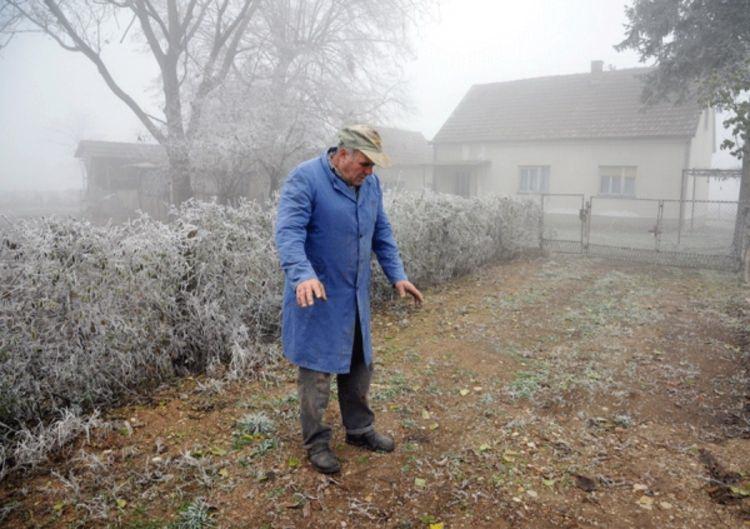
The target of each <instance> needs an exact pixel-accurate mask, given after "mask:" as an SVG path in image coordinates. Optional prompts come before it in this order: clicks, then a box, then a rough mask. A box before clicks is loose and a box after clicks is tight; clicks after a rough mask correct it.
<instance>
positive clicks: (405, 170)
mask: <svg viewBox="0 0 750 529" xmlns="http://www.w3.org/2000/svg"><path fill="white" fill-rule="evenodd" d="M377 130H378V132H379V133H380V136H381V138H382V140H383V148H384V150H385V152H387V153H388V156H389V157H390V159H391V162H392V164H393V165H391V167H389V168H386V169H383V168H378V169H377V174H378V176H379V177H380V179H381V181H382V184H383V187H384V188H386V189H406V190H411V191H418V190H420V189H423V188H428V189H432V187H433V170H432V147H431V146H430V144H429V143H428V142H427V140H426V139H425V137H424V136H423V135H422V133H421V132H414V131H410V130H403V129H395V128H390V127H377Z"/></svg>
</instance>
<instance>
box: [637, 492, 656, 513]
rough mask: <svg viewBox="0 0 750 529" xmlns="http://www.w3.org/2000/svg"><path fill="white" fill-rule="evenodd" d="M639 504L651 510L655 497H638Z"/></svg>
mask: <svg viewBox="0 0 750 529" xmlns="http://www.w3.org/2000/svg"><path fill="white" fill-rule="evenodd" d="M638 506H639V507H643V508H644V509H646V510H648V511H650V510H651V509H653V507H654V499H653V498H651V497H650V496H641V497H640V498H638Z"/></svg>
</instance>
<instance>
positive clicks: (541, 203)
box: [539, 193, 544, 250]
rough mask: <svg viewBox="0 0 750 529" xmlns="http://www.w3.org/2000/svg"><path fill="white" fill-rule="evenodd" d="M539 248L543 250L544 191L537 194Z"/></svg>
mask: <svg viewBox="0 0 750 529" xmlns="http://www.w3.org/2000/svg"><path fill="white" fill-rule="evenodd" d="M539 249H540V250H544V193H540V194H539Z"/></svg>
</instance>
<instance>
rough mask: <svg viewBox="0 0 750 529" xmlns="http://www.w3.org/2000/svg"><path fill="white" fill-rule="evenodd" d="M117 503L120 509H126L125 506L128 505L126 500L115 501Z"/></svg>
mask: <svg viewBox="0 0 750 529" xmlns="http://www.w3.org/2000/svg"><path fill="white" fill-rule="evenodd" d="M115 503H116V504H117V506H118V507H119V508H120V509H124V508H125V506H126V505H127V504H128V502H126V501H125V500H122V499H119V498H118V499H116V500H115Z"/></svg>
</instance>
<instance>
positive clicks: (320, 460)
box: [307, 444, 341, 474]
mask: <svg viewBox="0 0 750 529" xmlns="http://www.w3.org/2000/svg"><path fill="white" fill-rule="evenodd" d="M307 459H308V460H309V461H310V464H311V465H312V466H313V468H314V469H315V470H317V471H318V472H321V473H322V474H336V473H337V472H340V471H341V464H340V463H339V459H338V458H337V457H336V454H334V453H333V451H332V450H331V448H330V447H329V446H328V445H327V444H325V445H324V444H321V445H320V446H314V447H312V448H310V449H309V450H308V451H307Z"/></svg>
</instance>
